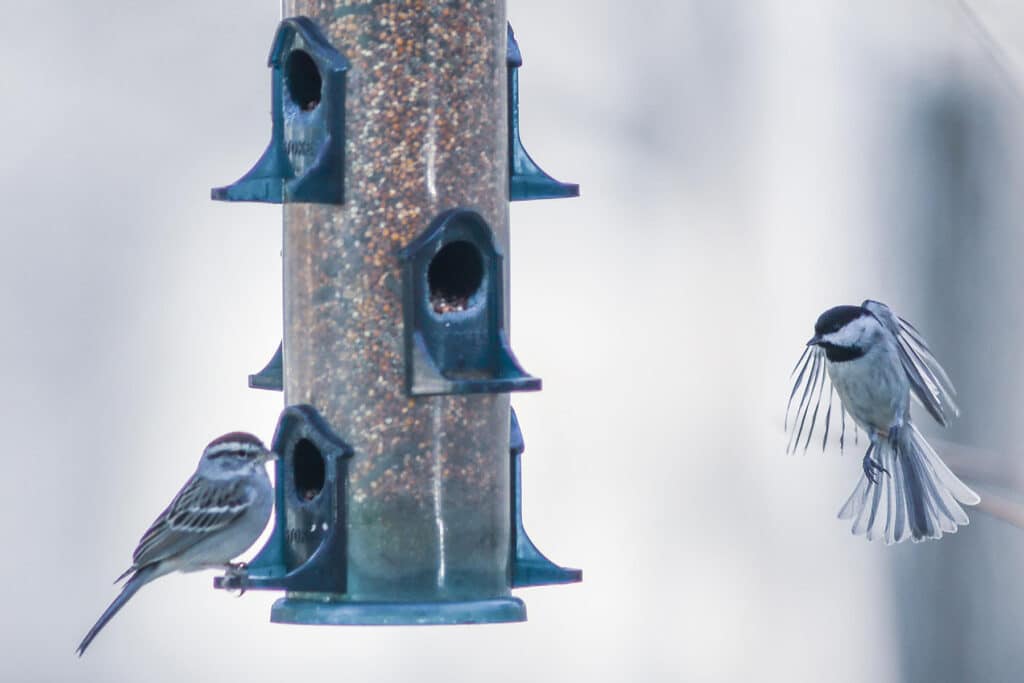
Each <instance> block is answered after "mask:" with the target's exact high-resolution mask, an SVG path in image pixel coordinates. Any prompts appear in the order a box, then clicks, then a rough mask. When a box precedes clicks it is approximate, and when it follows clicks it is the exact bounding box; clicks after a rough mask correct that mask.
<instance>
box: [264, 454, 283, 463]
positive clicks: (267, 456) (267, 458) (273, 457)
mask: <svg viewBox="0 0 1024 683" xmlns="http://www.w3.org/2000/svg"><path fill="white" fill-rule="evenodd" d="M279 457H280V456H279V455H278V454H277V453H276V452H275V451H264V452H263V462H270V461H272V460H277V459H278V458H279Z"/></svg>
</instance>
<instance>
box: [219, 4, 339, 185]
mask: <svg viewBox="0 0 1024 683" xmlns="http://www.w3.org/2000/svg"><path fill="white" fill-rule="evenodd" d="M268 64H269V66H270V69H271V74H272V75H271V79H270V82H271V97H270V101H271V133H270V144H269V145H267V149H266V150H265V151H264V152H263V154H262V156H260V158H259V160H258V161H257V162H256V165H255V166H253V167H252V169H250V170H249V172H248V173H246V174H245V175H244V176H242V177H241V178H239V179H238V180H236V181H235V182H234V183H232V184H231V185H228V186H227V187H216V188H214V189H213V190H211V191H210V196H211V197H212V198H213V199H219V200H223V201H231V202H270V203H274V204H280V203H282V202H316V203H324V204H341V203H342V202H343V201H344V199H345V182H344V171H345V74H346V72H347V71H348V68H349V63H348V60H347V59H345V57H344V56H342V55H341V53H339V52H338V51H337V50H335V49H334V47H332V46H331V43H330V41H328V40H327V38H326V37H325V36H324V34H323V32H322V31H321V30H320V29H319V28H318V27H317V25H316V24H314V23H313V22H312V21H310V20H309V19H307V18H306V17H291V18H289V19H285V20H284V21H282V22H281V24H280V25H279V26H278V29H277V33H276V34H275V36H274V42H273V45H272V47H271V49H270V58H269V59H268Z"/></svg>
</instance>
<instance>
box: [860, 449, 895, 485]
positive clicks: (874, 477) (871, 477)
mask: <svg viewBox="0 0 1024 683" xmlns="http://www.w3.org/2000/svg"><path fill="white" fill-rule="evenodd" d="M862 465H863V467H864V476H865V477H867V478H868V481H870V482H871V483H872V484H877V483H878V480H879V479H880V478H881V473H883V472H884V473H885V474H889V470H887V469H885V468H884V467H882V466H881V465H880V464H879V463H877V462H875V460H874V459H872V457H871V451H868V452H867V454H866V455H865V456H864V461H863V463H862Z"/></svg>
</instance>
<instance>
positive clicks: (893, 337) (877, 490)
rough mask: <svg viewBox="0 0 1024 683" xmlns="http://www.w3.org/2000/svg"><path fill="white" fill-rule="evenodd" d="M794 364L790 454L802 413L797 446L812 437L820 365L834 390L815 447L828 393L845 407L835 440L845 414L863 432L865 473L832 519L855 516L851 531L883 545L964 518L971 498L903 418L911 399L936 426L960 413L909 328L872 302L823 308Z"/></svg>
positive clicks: (949, 527) (935, 533) (938, 530)
mask: <svg viewBox="0 0 1024 683" xmlns="http://www.w3.org/2000/svg"><path fill="white" fill-rule="evenodd" d="M797 368H799V370H800V372H799V374H798V375H797V378H796V382H795V383H794V385H793V391H792V392H791V393H790V396H789V405H787V407H786V417H787V422H788V418H789V411H790V408H791V407H792V404H793V399H794V398H795V396H796V394H797V392H798V390H799V389H800V387H803V392H802V395H801V397H800V402H799V403H798V404H797V409H796V413H795V414H794V421H793V424H792V427H793V429H794V431H795V436H794V437H793V438H792V440H791V442H790V446H789V449H790V450H795V449H796V448H797V447H798V446H799V442H800V439H801V434H802V432H803V430H804V426H805V424H806V422H807V417H808V414H810V418H811V419H810V427H809V429H808V431H807V440H806V441H805V443H804V449H806V448H807V445H808V444H809V443H810V440H811V433H812V432H813V431H814V423H815V421H816V420H817V417H818V409H819V408H820V407H821V403H822V397H823V394H824V387H825V374H826V373H825V371H826V370H827V371H828V378H829V379H830V380H831V386H832V388H830V389H829V392H828V393H829V397H828V410H827V412H826V414H825V436H824V439H823V441H822V448H824V446H825V442H826V441H827V440H828V428H829V422H830V420H831V415H832V390H833V389H834V390H835V391H836V393H838V394H839V400H840V402H841V404H842V405H841V409H842V411H843V415H842V417H841V421H842V427H843V435H842V436H840V445H842V443H843V438H844V436H845V429H846V413H849V414H850V415H851V416H852V417H853V420H854V422H855V423H856V424H857V426H858V427H860V428H861V429H862V430H864V432H865V433H866V434H867V436H868V442H869V443H868V448H867V453H865V455H864V461H863V470H864V474H863V475H862V476H861V478H860V481H859V482H858V484H857V488H855V489H854V491H853V494H851V495H850V498H849V499H848V500H847V501H846V504H845V505H843V507H842V509H841V510H840V511H839V518H840V519H851V520H853V528H852V531H853V533H854V534H864V535H866V537H867V539H868V540H872V539H875V538H882V539H884V541H885V543H886V544H889V543H899V542H900V541H904V540H906V539H908V538H909V539H913V540H914V541H922V540H925V539H928V538H940V537H941V536H942V533H943V532H948V533H953V532H955V531H956V529H957V526H958V525H960V526H962V525H965V524H967V523H968V520H967V513H965V512H964V510H963V508H962V507H960V504H961V503H962V504H964V505H975V504H977V503H978V502H979V500H980V499H979V498H978V494H976V493H975V492H974V491H972V490H971V489H969V488H968V487H967V486H966V485H965V484H964V483H963V482H962V481H960V480H959V479H958V478H957V477H956V475H955V474H953V473H952V472H951V471H950V470H949V468H948V467H946V465H945V463H943V462H942V460H940V459H939V456H938V455H937V454H936V453H935V451H934V450H933V449H932V447H931V446H930V445H928V442H927V441H925V439H924V437H923V436H922V435H921V432H919V431H918V430H917V427H915V426H914V424H913V423H912V422H911V420H910V396H911V395H913V396H914V398H915V399H917V400H918V401H919V402H920V403H921V404H922V405H923V406H924V407H925V409H926V410H927V411H928V412H929V413H930V414H931V416H932V417H933V418H935V420H936V421H937V422H938V423H939V424H941V425H942V426H943V427H945V426H947V425H948V424H949V422H950V420H951V419H952V418H954V417H956V416H957V415H959V409H958V408H957V406H956V403H955V401H954V396H955V394H956V390H955V389H954V388H953V383H952V382H951V381H950V379H949V376H948V375H947V374H946V372H945V371H944V370H943V369H942V366H941V365H939V362H938V361H937V360H935V356H933V355H932V353H931V351H930V350H929V349H928V345H927V344H926V343H925V341H924V339H923V338H922V337H921V334H920V333H919V332H918V331H917V330H916V329H915V328H914V327H913V325H911V324H910V323H908V322H907V321H906V320H904V319H903V318H900V317H898V316H896V315H895V314H894V313H893V312H892V311H891V310H889V307H888V306H886V305H885V304H882V303H879V302H877V301H871V300H868V301H865V302H864V303H863V304H861V305H860V306H836V307H835V308H830V309H829V310H827V311H825V312H824V313H822V314H821V317H819V318H818V322H817V323H815V325H814V337H812V338H811V340H810V341H809V342H807V348H806V349H804V354H803V355H802V356H801V357H800V360H799V361H798V362H797ZM793 372H794V373H796V368H794V370H793ZM812 407H813V411H812ZM787 426H788V424H787Z"/></svg>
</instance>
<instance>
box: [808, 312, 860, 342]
mask: <svg viewBox="0 0 1024 683" xmlns="http://www.w3.org/2000/svg"><path fill="white" fill-rule="evenodd" d="M862 315H871V313H870V312H868V310H867V309H866V308H862V307H860V306H836V307H835V308H830V309H828V310H827V311H825V312H824V313H822V314H821V315H820V316H818V322H816V323H814V334H815V336H818V337H821V336H824V335H826V334H831V333H832V332H835V331H836V330H839V329H842V327H843V326H844V325H846V324H847V323H849V322H850V321H851V320H856V319H857V318H859V317H861V316H862Z"/></svg>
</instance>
